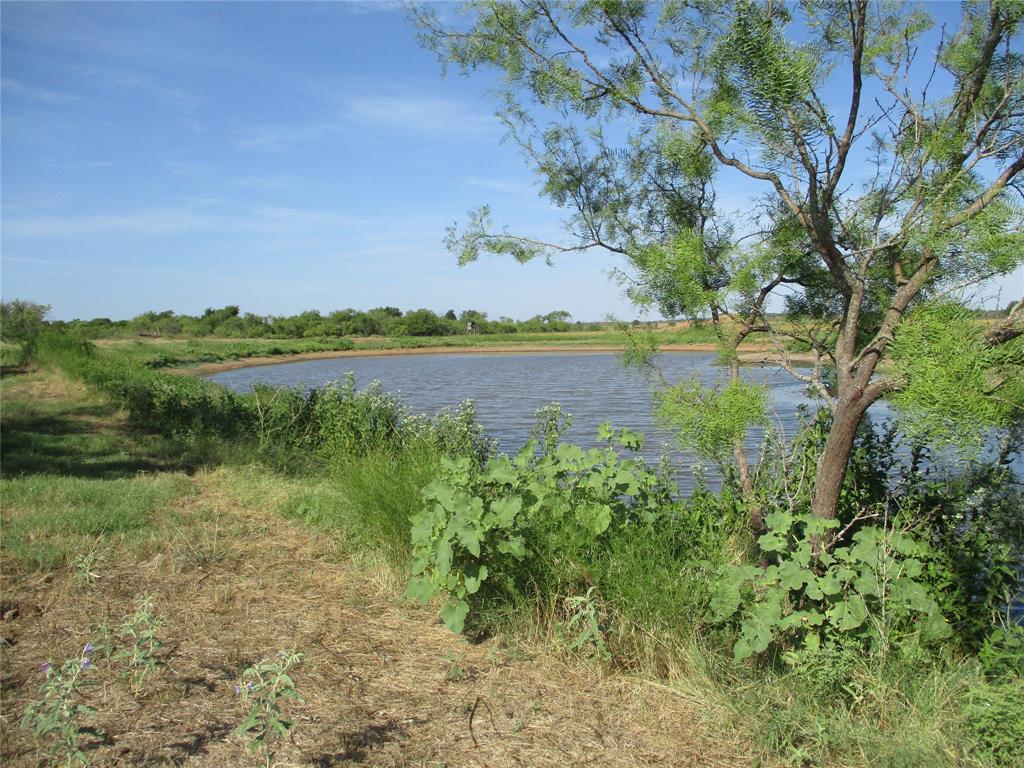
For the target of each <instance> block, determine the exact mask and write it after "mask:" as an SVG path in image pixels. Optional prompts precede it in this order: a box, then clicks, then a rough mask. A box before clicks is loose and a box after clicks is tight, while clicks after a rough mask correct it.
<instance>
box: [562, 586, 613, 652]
mask: <svg viewBox="0 0 1024 768" xmlns="http://www.w3.org/2000/svg"><path fill="white" fill-rule="evenodd" d="M596 591H597V588H596V587H589V588H588V589H587V591H586V593H585V594H582V595H573V596H572V597H567V598H565V609H566V611H567V613H568V614H569V618H568V619H567V620H566V622H565V631H566V632H567V633H568V635H569V636H570V637H569V648H571V649H572V650H573V651H576V652H577V653H587V652H590V653H593V654H594V655H596V656H597V657H598V658H602V659H607V658H610V656H611V654H610V653H609V651H608V644H607V643H606V642H605V639H604V630H603V629H602V628H601V624H602V622H601V609H600V606H599V602H598V596H597V595H596V594H595V593H596Z"/></svg>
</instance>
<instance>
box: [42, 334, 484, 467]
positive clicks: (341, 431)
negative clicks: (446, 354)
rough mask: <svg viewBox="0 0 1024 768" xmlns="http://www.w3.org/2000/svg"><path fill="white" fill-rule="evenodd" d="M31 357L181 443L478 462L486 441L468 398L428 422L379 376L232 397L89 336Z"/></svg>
mask: <svg viewBox="0 0 1024 768" xmlns="http://www.w3.org/2000/svg"><path fill="white" fill-rule="evenodd" d="M39 355H40V360H42V361H44V362H46V363H49V364H52V365H55V366H58V367H60V368H61V369H63V370H64V371H65V372H67V373H68V374H70V375H71V376H73V377H75V378H78V379H80V380H82V381H84V382H85V383H87V384H89V385H91V386H93V387H95V388H97V389H98V390H100V391H101V392H103V393H104V394H106V395H107V396H109V397H110V398H111V399H113V400H114V401H115V402H117V403H119V404H121V405H123V406H124V407H125V408H126V410H127V411H128V416H129V419H130V420H131V421H132V423H133V424H135V425H136V426H139V427H142V428H144V429H148V430H151V431H154V432H158V433H160V434H164V435H167V436H169V437H172V438H175V439H177V440H179V441H183V442H195V441H203V440H214V439H219V440H237V441H239V442H246V441H250V440H251V441H253V442H254V443H255V447H256V449H257V451H258V452H260V453H261V454H267V455H272V454H275V453H276V454H284V455H289V454H294V453H295V452H296V449H301V450H306V451H311V452H312V453H314V454H315V455H317V456H319V457H320V458H321V459H322V460H323V461H325V462H327V463H331V462H332V461H334V460H336V459H337V458H339V457H342V456H351V455H362V454H365V453H367V452H372V451H376V450H380V449H383V448H388V447H390V448H406V447H410V446H413V445H414V444H425V445H429V446H431V447H433V448H435V449H436V450H438V451H442V452H446V453H450V454H452V455H460V456H461V455H465V456H471V457H473V459H474V460H475V461H483V460H485V459H486V458H487V456H489V455H490V454H491V453H492V452H493V451H494V447H495V444H494V441H493V440H492V439H490V438H489V437H487V435H485V434H484V432H483V429H482V428H481V427H480V425H479V423H478V422H477V421H476V414H475V411H474V409H473V405H472V403H468V402H466V403H462V404H460V405H459V406H458V407H457V408H455V409H454V410H445V411H442V412H441V413H439V414H438V415H437V416H436V418H435V419H430V418H428V417H426V416H420V415H415V414H412V413H411V412H410V411H409V409H408V408H407V407H406V406H405V405H404V404H403V403H402V402H401V401H400V400H399V399H398V398H397V397H395V396H394V395H391V394H388V393H385V392H383V390H382V389H381V386H380V384H379V383H378V382H373V383H371V385H370V386H369V387H368V388H367V389H366V390H363V391H360V390H358V389H357V388H356V385H355V379H354V377H352V376H346V378H345V380H344V381H343V382H342V383H341V385H328V386H326V387H322V388H320V389H316V390H314V391H312V392H310V393H308V394H306V393H303V392H300V391H298V390H281V389H273V388H270V387H257V388H255V390H254V392H253V393H252V394H251V395H239V394H235V393H233V392H230V391H228V390H226V389H224V388H223V387H220V386H218V385H216V384H213V383H212V382H209V381H206V380H203V379H198V378H195V377H192V376H177V375H169V374H166V373H162V372H159V371H155V370H151V369H149V368H145V367H142V366H139V365H135V364H132V363H130V362H126V361H125V360H124V359H123V358H121V357H118V356H114V355H108V354H102V353H97V351H96V349H95V348H94V347H93V346H92V345H91V344H89V343H88V342H86V341H82V340H78V339H75V338H73V337H70V336H66V335H58V334H46V335H44V336H43V337H42V339H41V341H40V351H39Z"/></svg>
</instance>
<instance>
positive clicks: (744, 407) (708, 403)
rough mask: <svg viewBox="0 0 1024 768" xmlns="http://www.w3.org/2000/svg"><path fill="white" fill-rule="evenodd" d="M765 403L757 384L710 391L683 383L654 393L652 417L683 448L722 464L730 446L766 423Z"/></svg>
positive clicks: (735, 383) (763, 389)
mask: <svg viewBox="0 0 1024 768" xmlns="http://www.w3.org/2000/svg"><path fill="white" fill-rule="evenodd" d="M768 404H769V396H768V390H767V388H766V387H764V386H762V385H759V384H752V383H750V382H745V381H733V382H730V383H728V384H726V385H725V386H722V387H719V388H717V389H711V388H707V387H704V386H702V385H701V384H700V382H698V381H687V382H682V383H680V384H677V385H675V386H673V387H669V388H668V389H666V390H664V391H663V392H659V393H657V395H656V397H655V415H656V416H657V418H658V420H659V421H660V422H661V423H662V424H664V425H665V426H666V427H668V428H670V429H672V430H673V431H675V432H676V434H677V435H678V437H679V442H680V444H681V445H682V446H683V448H687V449H691V450H694V451H696V452H697V454H698V455H699V456H701V457H703V458H706V459H710V460H711V461H714V462H716V463H717V464H719V465H725V464H727V463H728V462H729V458H728V457H729V455H730V452H731V451H732V449H733V445H734V444H735V443H736V442H737V441H739V440H742V439H743V438H744V437H745V436H746V434H747V431H748V430H749V429H751V428H752V427H756V426H763V425H765V424H766V423H767V420H768Z"/></svg>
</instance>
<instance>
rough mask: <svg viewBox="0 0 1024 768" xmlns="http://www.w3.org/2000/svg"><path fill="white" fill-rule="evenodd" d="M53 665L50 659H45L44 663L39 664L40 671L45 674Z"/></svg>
mask: <svg viewBox="0 0 1024 768" xmlns="http://www.w3.org/2000/svg"><path fill="white" fill-rule="evenodd" d="M52 667H53V664H51V663H50V662H48V661H44V662H43V663H42V664H40V665H39V671H40V672H42V673H44V674H45V673H47V672H49V671H50V669H51V668H52Z"/></svg>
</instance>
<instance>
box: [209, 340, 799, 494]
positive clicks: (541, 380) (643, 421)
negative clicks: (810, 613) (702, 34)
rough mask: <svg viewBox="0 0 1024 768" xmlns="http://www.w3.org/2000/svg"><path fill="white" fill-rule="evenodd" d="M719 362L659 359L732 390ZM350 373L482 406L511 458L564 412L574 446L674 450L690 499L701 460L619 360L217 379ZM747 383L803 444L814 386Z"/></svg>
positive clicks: (348, 369) (426, 397)
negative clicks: (769, 400) (547, 410)
mask: <svg viewBox="0 0 1024 768" xmlns="http://www.w3.org/2000/svg"><path fill="white" fill-rule="evenodd" d="M715 357H716V356H715V355H714V354H711V353H693V352H677V353H666V354H664V355H662V356H661V357H660V358H659V365H660V367H661V369H662V371H663V372H664V374H665V376H666V377H667V378H668V379H669V380H670V381H674V380H679V379H683V378H691V377H696V378H698V379H699V380H700V381H701V382H702V383H705V384H712V383H715V382H719V381H722V380H723V379H724V377H725V374H726V372H725V370H724V369H722V368H721V367H719V366H717V365H715ZM346 373H353V374H354V375H355V377H356V384H357V385H358V386H359V387H360V388H363V387H365V386H366V385H368V384H369V383H370V382H371V381H374V380H379V381H380V382H381V384H382V385H383V387H384V389H385V390H386V391H389V392H393V393H395V394H398V395H400V396H401V397H402V400H403V401H404V402H405V403H406V404H407V405H408V406H409V407H410V408H411V409H412V410H414V411H416V412H421V413H427V414H431V415H432V414H434V413H436V412H437V411H438V410H440V409H441V408H444V407H445V406H455V405H457V404H458V403H460V402H462V401H463V400H473V401H474V403H475V405H476V410H477V416H478V418H479V419H480V421H481V423H482V424H483V425H484V427H485V428H486V429H487V431H488V432H489V433H490V434H491V435H493V436H494V437H496V438H497V439H498V441H499V445H500V447H501V450H503V451H506V452H515V451H518V450H519V448H520V447H522V445H523V443H525V442H526V441H527V440H528V439H529V436H530V429H531V427H532V426H533V424H534V422H535V418H534V414H535V412H536V411H537V409H538V408H541V407H542V406H545V405H548V404H550V403H552V402H558V403H561V405H562V409H563V412H568V413H571V414H572V416H573V425H572V428H571V429H570V430H569V432H568V433H567V435H566V438H565V439H566V440H569V441H572V442H576V443H579V444H581V445H593V444H596V438H595V436H596V434H597V426H598V424H600V423H601V422H603V421H610V422H611V423H612V425H613V426H615V427H616V428H621V427H629V428H630V429H633V430H636V431H638V432H642V433H643V434H644V436H645V438H646V444H645V446H644V449H643V451H642V454H643V455H644V456H645V457H646V458H648V459H652V460H654V459H657V458H658V457H659V456H660V455H661V453H662V450H663V448H664V447H665V446H668V447H669V448H670V449H671V451H672V454H673V459H674V461H673V463H674V464H675V465H676V466H677V467H679V468H680V470H683V471H681V472H680V477H679V480H680V484H681V485H682V487H683V490H684V491H685V490H689V486H690V483H689V482H688V479H689V475H690V473H689V472H687V471H685V470H686V469H688V468H689V466H690V465H692V464H693V463H694V461H695V460H696V459H695V457H694V456H692V455H690V454H686V453H684V452H682V451H681V450H679V448H678V446H677V445H676V444H675V443H673V440H672V436H671V435H670V434H669V433H667V432H665V431H663V430H660V429H658V428H657V427H655V425H654V423H653V419H652V416H651V391H652V388H651V386H649V384H648V381H647V378H646V377H645V374H644V373H642V372H640V371H638V370H635V369H625V368H623V366H622V365H621V364H620V362H619V357H618V355H616V354H614V353H604V352H601V353H577V352H574V353H545V354H516V355H507V354H502V355H487V354H458V355H394V356H381V357H348V358H331V359H324V360H307V361H303V362H296V363H282V364H280V365H266V366H258V367H254V368H241V369H237V370H233V371H225V372H223V373H218V374H215V375H214V376H211V377H210V378H211V380H213V381H216V382H218V383H220V384H223V385H225V386H227V387H229V388H231V389H233V390H236V391H239V392H247V391H249V390H250V389H251V387H252V385H253V384H254V383H260V384H269V385H272V386H284V387H299V388H302V389H311V388H313V387H319V386H322V385H324V384H327V383H329V382H337V381H339V380H341V379H342V378H343V377H344V376H345V374H346ZM744 376H745V377H747V378H749V379H751V380H755V381H760V382H764V383H766V384H768V386H769V387H770V389H771V392H772V397H773V403H774V410H775V418H776V420H777V422H778V424H779V426H780V427H781V428H782V429H783V430H784V433H785V434H793V433H794V432H795V430H796V427H797V416H796V410H797V406H799V405H801V404H810V403H811V401H810V399H809V398H807V397H806V395H805V387H804V385H803V384H801V383H800V382H798V381H796V380H795V379H793V378H792V377H791V376H790V375H789V374H787V373H786V372H784V371H780V370H778V369H777V368H774V367H747V368H745V369H744ZM761 437H762V435H760V434H754V433H752V434H751V435H750V436H749V439H748V443H749V447H751V448H754V447H756V446H757V445H758V444H759V443H760V440H761ZM709 477H710V470H709Z"/></svg>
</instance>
